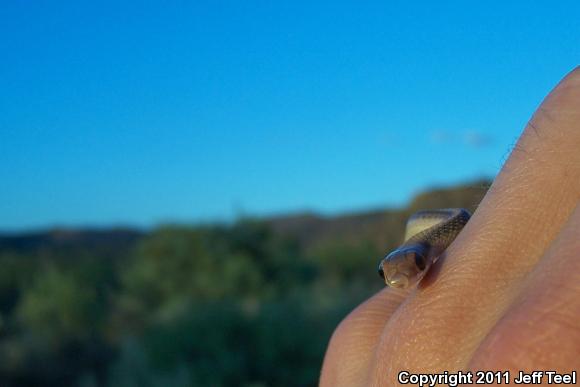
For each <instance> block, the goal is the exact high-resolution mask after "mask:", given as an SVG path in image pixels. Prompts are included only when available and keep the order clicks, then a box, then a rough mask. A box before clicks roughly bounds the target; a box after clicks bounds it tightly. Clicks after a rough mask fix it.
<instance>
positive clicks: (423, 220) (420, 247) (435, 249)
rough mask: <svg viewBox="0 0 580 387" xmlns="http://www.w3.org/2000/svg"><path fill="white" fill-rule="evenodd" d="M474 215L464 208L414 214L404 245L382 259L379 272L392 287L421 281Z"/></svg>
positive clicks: (409, 222)
mask: <svg viewBox="0 0 580 387" xmlns="http://www.w3.org/2000/svg"><path fill="white" fill-rule="evenodd" d="M470 217H471V215H470V213H469V212H468V211H467V210H465V209H463V208H447V209H440V210H427V211H419V212H416V213H414V214H413V215H411V217H410V218H409V220H408V221H407V228H406V231H405V241H404V242H403V244H402V245H401V246H399V247H398V248H397V249H395V250H394V251H392V252H391V253H390V254H388V255H387V256H385V257H384V258H383V259H382V260H381V261H380V263H379V275H380V276H381V277H382V278H383V279H384V281H385V283H386V284H387V285H388V286H391V287H395V288H406V287H408V286H411V285H414V284H416V283H418V282H419V281H421V279H422V278H423V277H424V276H425V274H426V273H427V271H428V270H429V268H430V267H431V266H432V265H433V264H434V263H435V262H436V261H437V259H438V258H439V256H441V254H442V253H443V252H444V251H445V249H446V248H447V247H448V246H449V245H450V244H451V242H453V241H454V240H455V238H456V237H457V235H458V234H459V232H460V231H461V230H462V229H463V227H464V226H465V225H466V224H467V221H468V220H469V218H470Z"/></svg>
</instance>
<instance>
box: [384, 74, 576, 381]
mask: <svg viewBox="0 0 580 387" xmlns="http://www.w3.org/2000/svg"><path fill="white" fill-rule="evenodd" d="M578 106H580V70H576V71H574V72H572V73H570V74H569V75H568V76H567V77H566V78H565V79H564V80H563V81H562V82H561V83H560V84H559V85H558V86H557V87H556V88H555V89H554V90H553V91H552V93H550V95H549V96H548V97H547V98H546V100H545V101H544V102H543V103H542V105H541V106H540V108H539V109H538V111H537V112H536V113H535V115H534V117H533V118H532V120H531V121H530V124H529V125H528V126H527V127H526V129H525V131H524V133H523V135H522V136H521V138H520V140H519V141H518V144H517V145H516V147H515V149H514V150H513V151H512V153H511V155H510V158H509V159H508V161H507V163H506V165H505V166H504V168H503V169H502V171H501V172H500V174H499V175H498V177H497V179H496V180H495V182H494V184H493V185H492V187H491V188H490V191H489V192H488V194H487V195H486V197H485V198H484V200H483V201H482V203H481V205H480V207H479V208H478V210H477V211H476V213H475V214H474V216H473V217H472V219H471V220H470V222H469V223H468V224H467V226H466V227H465V229H464V231H463V232H462V233H461V234H460V236H459V237H458V238H457V240H456V242H455V243H454V244H453V245H452V246H451V247H450V248H449V249H448V253H447V258H446V259H445V260H444V261H443V262H442V266H441V268H440V273H439V275H438V278H437V279H436V281H434V282H432V284H431V285H430V286H428V287H425V288H421V289H419V290H418V291H417V292H415V293H412V295H411V296H410V297H409V298H408V299H407V300H406V301H405V302H404V303H403V304H402V305H401V306H400V308H399V309H398V310H397V316H396V317H397V318H393V319H391V320H390V321H389V322H388V324H387V326H386V327H385V333H384V334H383V335H382V336H381V343H380V346H379V347H378V349H377V353H376V359H375V364H376V372H375V374H374V376H373V381H374V382H376V385H380V384H381V383H382V384H388V383H391V384H392V383H393V381H392V380H386V379H385V378H386V377H387V375H391V374H396V372H397V371H398V370H401V369H411V370H419V371H435V370H436V371H442V370H457V369H460V368H463V367H465V366H466V365H467V362H468V359H469V358H470V356H471V354H472V353H473V352H474V350H475V349H476V348H477V346H478V345H479V344H480V342H481V341H482V340H483V338H484V337H485V335H486V334H487V332H488V331H489V330H490V329H491V327H492V326H493V325H494V324H495V323H496V321H497V319H498V318H499V317H500V316H501V315H502V313H503V311H504V310H505V309H506V308H507V306H508V305H509V304H510V303H511V301H512V300H513V298H514V295H515V294H517V292H518V290H519V288H520V286H521V284H522V281H523V279H524V278H525V277H526V275H527V274H528V273H529V272H530V271H531V269H532V268H533V267H534V265H535V264H536V262H537V261H538V260H539V258H540V256H541V255H542V253H543V251H544V250H545V249H546V247H547V246H548V244H549V242H550V241H551V240H552V239H553V237H554V236H555V235H556V234H557V233H558V231H559V229H560V228H561V226H562V223H563V222H564V221H565V220H566V218H567V217H568V216H569V214H570V212H571V211H572V209H573V207H574V206H575V204H576V202H577V201H578V197H579V194H580V152H578V146H579V144H580V110H579V108H578ZM389 377H390V376H389Z"/></svg>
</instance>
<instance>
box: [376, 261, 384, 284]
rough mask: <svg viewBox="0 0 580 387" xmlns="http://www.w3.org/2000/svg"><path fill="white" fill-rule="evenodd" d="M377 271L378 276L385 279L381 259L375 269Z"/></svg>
mask: <svg viewBox="0 0 580 387" xmlns="http://www.w3.org/2000/svg"><path fill="white" fill-rule="evenodd" d="M377 271H378V273H379V276H380V277H381V278H382V279H385V272H384V271H383V261H382V260H381V262H380V263H379V268H378V270H377Z"/></svg>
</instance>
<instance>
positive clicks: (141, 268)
mask: <svg viewBox="0 0 580 387" xmlns="http://www.w3.org/2000/svg"><path fill="white" fill-rule="evenodd" d="M486 187H487V185H486V183H485V182H481V183H476V184H474V185H470V186H465V187H458V188H456V189H447V190H437V191H434V192H433V193H427V194H422V195H419V196H418V197H416V198H415V199H414V200H413V201H412V202H411V204H410V206H409V208H406V209H402V210H392V211H373V212H368V213H363V214H353V215H346V216H340V217H335V218H326V217H321V216H317V215H313V214H309V215H304V216H294V217H287V218H281V217H279V218H275V219H265V220H255V219H242V220H240V221H238V222H236V223H234V224H232V225H229V226H225V225H220V226H211V227H208V226H204V227H201V226H198V227H189V226H166V227H160V228H158V229H156V230H153V231H152V232H150V233H141V232H137V231H131V230H116V231H115V230H112V231H97V232H91V231H66V230H58V231H52V232H49V233H37V234H31V235H20V236H12V237H9V236H2V237H0V267H1V269H2V270H0V359H1V360H2V361H0V385H1V386H39V385H42V386H191V385H193V386H253V387H258V386H313V385H316V383H317V379H318V374H319V371H320V366H321V362H322V358H323V355H324V349H325V348H326V345H327V342H328V339H329V338H330V335H331V334H332V331H333V329H334V327H336V325H337V324H338V322H339V321H340V320H341V319H342V318H343V317H344V316H345V315H346V314H347V313H348V311H350V310H351V309H352V308H353V307H354V306H355V305H357V304H358V303H359V302H361V301H362V300H364V299H365V298H367V297H369V296H370V295H371V294H372V293H373V292H375V291H377V290H378V289H380V288H381V287H382V284H381V281H380V279H379V278H378V276H377V274H376V271H375V265H376V263H377V261H378V259H379V258H380V257H381V256H382V255H383V254H384V253H385V252H387V251H389V250H390V249H391V248H393V247H394V246H395V245H396V244H397V243H399V242H400V239H401V237H402V234H403V227H404V223H405V220H406V217H407V216H408V215H409V213H411V212H413V211H415V210H417V209H419V208H433V207H451V206H454V207H455V206H464V207H470V208H471V209H473V208H474V207H475V206H476V205H477V203H479V201H480V200H481V197H482V196H483V194H484V193H485V188H486Z"/></svg>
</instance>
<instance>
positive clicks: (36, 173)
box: [0, 1, 580, 231]
mask: <svg viewBox="0 0 580 387" xmlns="http://www.w3.org/2000/svg"><path fill="white" fill-rule="evenodd" d="M121 3H122V4H121ZM468 4H469V5H468ZM579 4H580V3H578V2H534V3H533V4H532V3H530V2H519V3H518V2H510V3H506V2H471V3H467V2H417V1H408V2H407V1H401V2H388V1H383V2H355V1H351V2H341V1H333V2H316V3H314V2H310V1H308V2H307V1H304V2H302V1H292V2H279V1H278V2H263V1H259V2H253V1H243V2H224V1H192V2H187V1H175V2H161V1H159V2H153V1H146V2H142V1H139V2H82V1H59V2H50V1H43V2H40V1H39V2H34V1H14V2H3V4H2V5H0V52H1V54H2V56H1V57H2V60H1V61H0V85H1V87H0V161H1V164H0V181H1V182H2V186H1V187H0V230H5V231H6V230H8V231H18V230H26V229H35V228H42V227H52V226H87V225H89V226H91V225H92V226H106V225H119V224H124V225H127V224H128V225H137V226H142V227H148V226H152V225H155V224H158V223H162V222H167V221H179V222H200V221H203V222H206V221H212V220H227V219H232V218H234V217H236V216H239V215H240V214H256V215H268V214H279V213H288V212H294V211H300V210H304V209H310V210H315V211H320V212H323V213H328V214H333V213H339V212H345V211H353V210H359V209H366V208H373V207H382V206H396V205H401V204H404V203H405V202H406V201H407V200H409V198H410V197H411V195H413V194H414V193H416V192H419V191H421V190H422V189H424V188H425V187H429V186H433V185H446V184H453V183H457V182H462V181H468V180H470V179H475V178H478V177H481V176H490V177H492V176H494V175H495V174H496V173H497V171H498V170H499V168H500V167H501V165H502V162H503V161H504V160H505V157H506V155H507V153H508V152H509V149H510V146H512V145H513V143H514V142H515V140H516V139H517V137H518V136H519V134H520V132H521V130H522V128H523V126H524V125H525V123H526V121H527V119H528V118H529V116H530V114H532V112H533V111H534V109H535V107H536V106H537V105H538V104H539V103H540V102H541V100H542V98H543V97H544V95H545V94H546V93H547V92H548V91H549V90H550V89H551V88H552V86H553V85H554V84H555V83H556V82H557V81H558V80H559V79H560V78H561V77H562V76H563V75H564V74H565V73H566V72H568V71H569V70H571V69H572V68H573V67H575V66H576V65H578V64H579V62H580V61H579V58H580V44H579V43H580V23H578V18H579V15H580V5H579Z"/></svg>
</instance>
